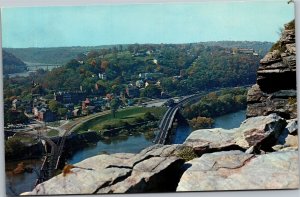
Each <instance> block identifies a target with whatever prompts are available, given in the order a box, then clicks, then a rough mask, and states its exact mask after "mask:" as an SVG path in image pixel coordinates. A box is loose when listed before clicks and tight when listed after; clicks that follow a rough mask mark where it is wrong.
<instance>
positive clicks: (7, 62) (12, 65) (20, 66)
mask: <svg viewBox="0 0 300 197" xmlns="http://www.w3.org/2000/svg"><path fill="white" fill-rule="evenodd" d="M2 56H3V74H11V73H20V72H25V71H26V69H27V67H26V64H25V63H24V62H23V61H22V60H20V59H19V58H17V57H16V56H14V55H13V54H11V53H9V52H7V51H5V50H2Z"/></svg>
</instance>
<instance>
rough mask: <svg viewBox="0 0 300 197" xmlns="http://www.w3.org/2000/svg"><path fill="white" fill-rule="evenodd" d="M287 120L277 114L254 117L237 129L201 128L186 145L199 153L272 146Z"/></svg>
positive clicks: (265, 148)
mask: <svg viewBox="0 0 300 197" xmlns="http://www.w3.org/2000/svg"><path fill="white" fill-rule="evenodd" d="M285 125H286V122H285V120H284V119H283V118H281V117H280V116H278V115H276V114H270V115H268V116H259V117H252V118H249V119H247V120H245V121H244V122H243V123H242V124H241V126H240V127H239V128H235V129H229V130H226V129H221V128H214V129H200V130H196V131H194V132H192V133H191V134H190V136H188V138H187V139H186V140H185V142H184V145H186V146H190V147H193V149H194V151H195V152H196V153H197V154H198V155H202V154H204V153H208V152H214V151H222V150H246V149H248V148H250V147H251V146H259V148H262V149H264V150H267V149H269V148H271V147H272V146H273V145H275V144H276V141H277V139H278V137H279V136H280V134H281V133H282V131H283V129H284V127H285Z"/></svg>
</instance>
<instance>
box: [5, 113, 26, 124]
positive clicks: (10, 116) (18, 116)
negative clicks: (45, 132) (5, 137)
mask: <svg viewBox="0 0 300 197" xmlns="http://www.w3.org/2000/svg"><path fill="white" fill-rule="evenodd" d="M26 122H28V118H27V116H25V114H24V113H23V112H21V111H12V110H10V109H8V110H5V111H4V125H8V124H20V123H21V124H22V123H26Z"/></svg>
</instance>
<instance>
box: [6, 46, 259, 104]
mask: <svg viewBox="0 0 300 197" xmlns="http://www.w3.org/2000/svg"><path fill="white" fill-rule="evenodd" d="M262 55H263V54H257V52H256V51H253V52H252V51H251V50H250V52H247V53H244V52H238V51H234V49H230V48H223V47H219V46H204V45H201V44H181V45H179V44H176V45H175V44H168V45H166V44H161V45H151V44H148V45H139V44H134V45H128V46H126V47H125V48H124V47H123V46H122V45H119V46H114V47H112V48H107V49H98V50H90V51H88V52H85V53H79V54H77V55H76V58H75V59H73V60H70V61H69V62H68V63H67V64H65V65H64V66H62V67H59V68H55V69H53V70H52V71H43V70H39V71H38V72H37V73H35V74H33V75H31V76H29V77H28V78H15V79H5V80H4V82H5V85H6V86H5V87H6V88H5V95H6V96H7V97H9V96H12V95H14V96H22V97H26V96H28V95H29V94H31V93H34V94H42V95H45V94H50V93H51V92H53V91H58V90H67V91H74V90H83V91H86V92H89V93H91V94H95V95H99V96H104V95H106V94H111V93H114V94H116V95H120V93H124V92H125V91H126V89H128V88H130V90H127V91H131V90H132V91H134V92H135V93H134V94H135V96H138V97H148V98H160V97H162V96H180V95H187V94H193V93H195V92H198V91H203V90H211V89H215V88H220V87H235V86H241V85H248V84H254V83H255V81H256V70H257V68H258V66H259V59H261V58H262ZM33 81H34V84H37V85H35V86H34V88H33V87H32V82H33ZM16 84H17V85H16ZM136 89H138V90H136ZM128 94H129V93H128Z"/></svg>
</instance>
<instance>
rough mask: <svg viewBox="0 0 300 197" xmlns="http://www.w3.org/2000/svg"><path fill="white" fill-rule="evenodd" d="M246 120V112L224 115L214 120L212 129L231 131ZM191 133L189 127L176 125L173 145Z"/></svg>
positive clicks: (181, 141)
mask: <svg viewBox="0 0 300 197" xmlns="http://www.w3.org/2000/svg"><path fill="white" fill-rule="evenodd" d="M245 119H246V110H241V111H238V112H234V113H230V114H226V115H223V116H219V117H216V118H214V126H213V128H224V129H233V128H237V127H239V126H240V124H241V122H242V121H243V120H245ZM191 132H192V128H191V127H190V126H189V125H178V126H177V128H176V132H175V135H174V137H173V143H174V144H182V143H183V142H184V141H185V139H186V138H187V137H188V136H189V135H190V133H191Z"/></svg>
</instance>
